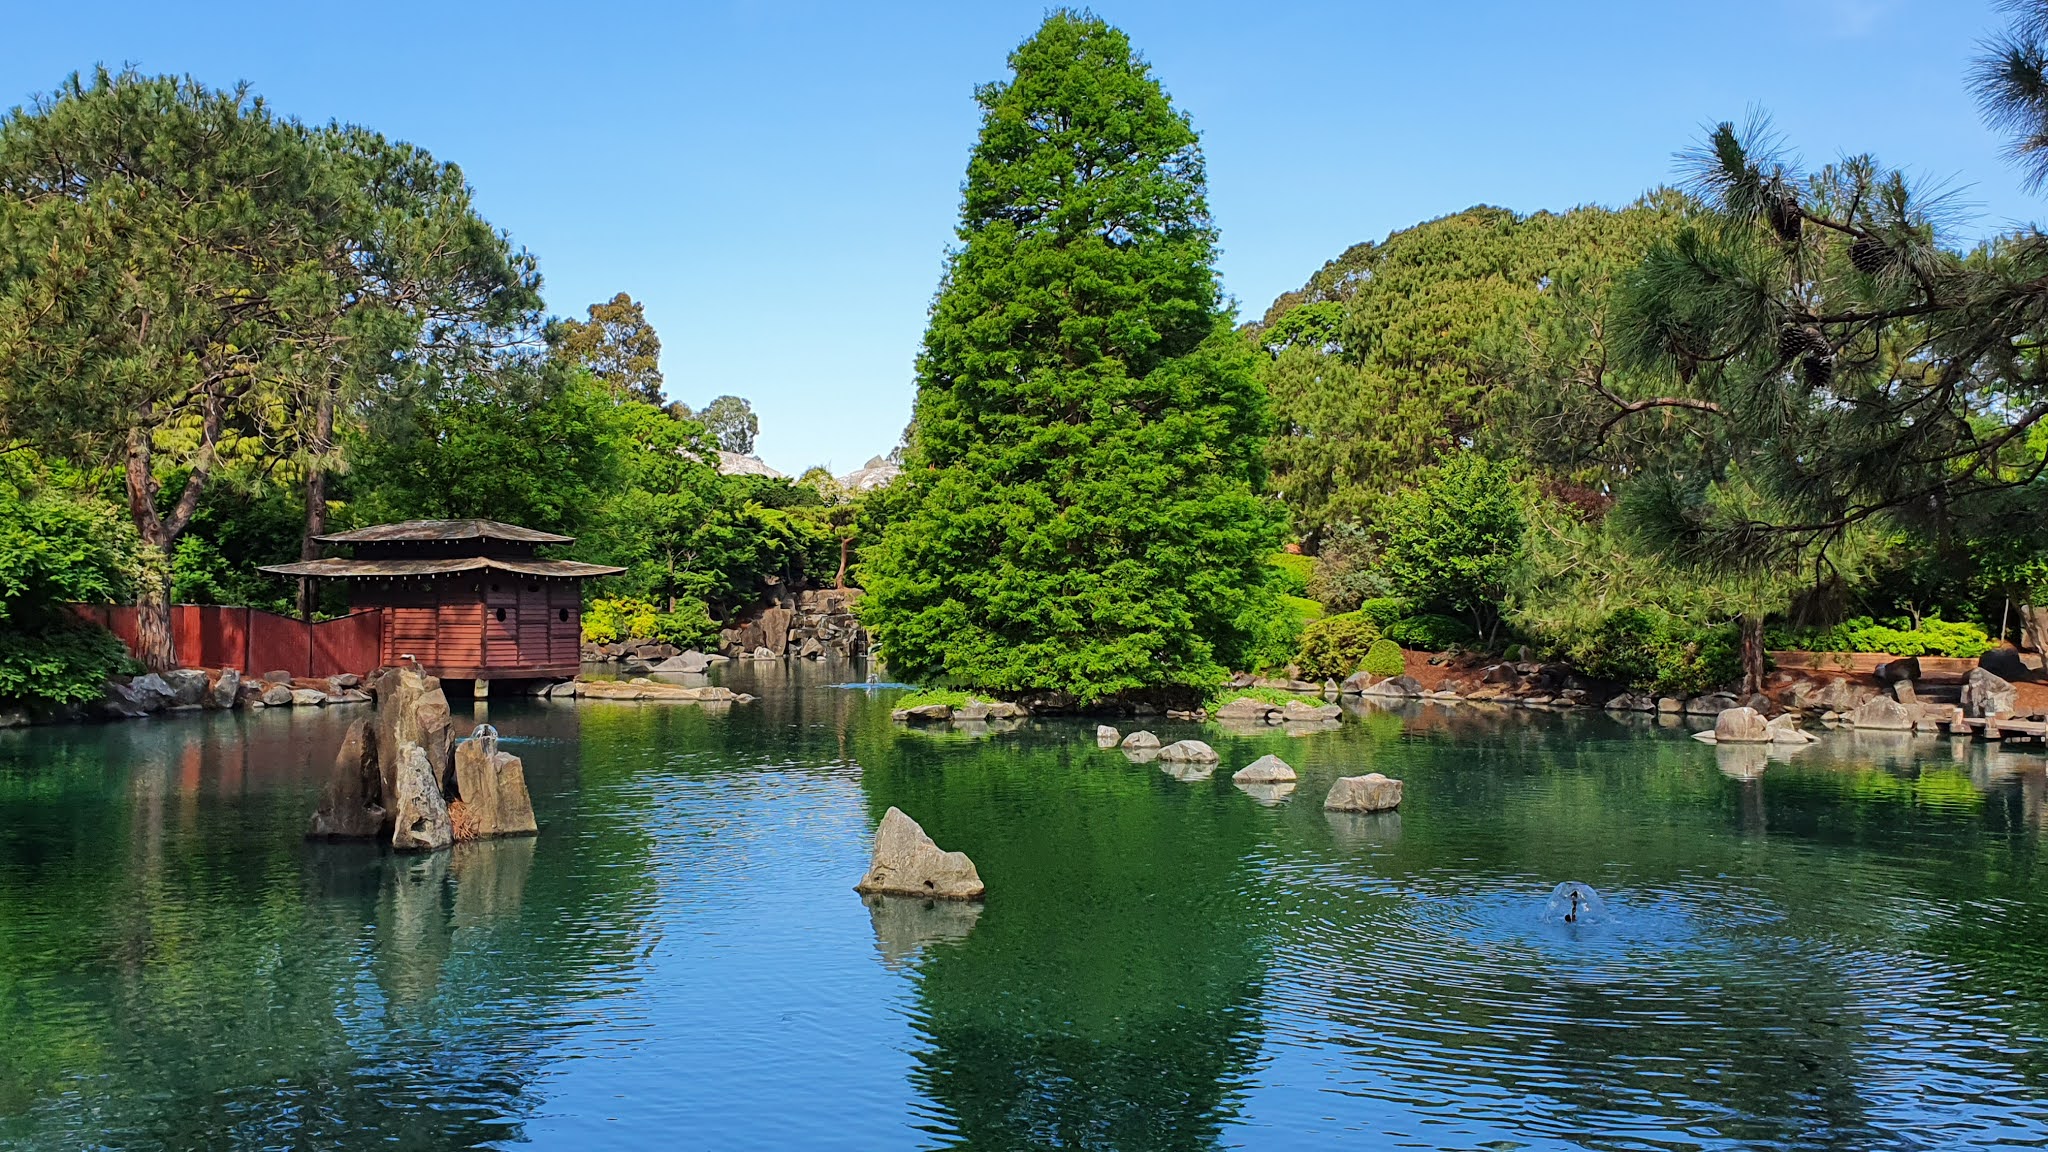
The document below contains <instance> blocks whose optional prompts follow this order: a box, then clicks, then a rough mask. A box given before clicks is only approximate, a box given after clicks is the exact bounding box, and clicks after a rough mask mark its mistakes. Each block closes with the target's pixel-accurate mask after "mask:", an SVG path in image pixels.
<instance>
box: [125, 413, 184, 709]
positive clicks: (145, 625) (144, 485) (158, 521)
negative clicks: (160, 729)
mask: <svg viewBox="0 0 2048 1152" xmlns="http://www.w3.org/2000/svg"><path fill="white" fill-rule="evenodd" d="M149 464H150V443H149V432H148V431H147V430H145V429H139V428H138V429H133V430H131V431H130V432H129V433H128V459H127V466H126V468H125V470H124V473H123V477H122V479H123V481H124V483H125V485H126V487H127V490H128V514H129V516H130V518H131V519H133V520H134V521H135V532H136V535H138V536H140V537H141V538H142V548H143V554H144V556H145V558H146V560H147V562H146V563H144V564H143V566H142V578H141V579H140V580H138V581H137V582H136V587H135V658H136V659H137V660H140V661H142V663H143V666H144V667H146V668H148V669H149V670H150V671H152V672H168V671H170V670H171V669H173V668H176V667H177V666H178V647H177V640H176V639H175V638H173V637H172V635H171V589H170V580H171V541H170V536H169V534H168V533H166V532H165V530H164V521H163V517H161V516H158V515H157V512H156V483H155V481H154V480H153V479H152V478H151V476H150V474H149V471H150V469H149Z"/></svg>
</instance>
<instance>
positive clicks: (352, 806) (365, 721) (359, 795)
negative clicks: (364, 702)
mask: <svg viewBox="0 0 2048 1152" xmlns="http://www.w3.org/2000/svg"><path fill="white" fill-rule="evenodd" d="M388 816H389V813H388V812H386V811H385V809H384V795H383V782H382V779H381V778H380V777H379V775H378V772H377V729H376V726H375V725H373V724H372V723H371V722H370V718H369V717H367V716H365V717H364V718H362V719H361V720H358V721H356V722H355V723H353V724H351V725H349V726H348V735H346V736H343V737H342V738H341V751H340V752H339V753H337V754H336V755H335V757H334V771H333V773H332V774H331V775H329V776H328V778H327V788H326V790H325V791H323V792H322V793H321V796H320V807H319V809H318V810H316V811H315V812H314V813H313V822H312V826H311V827H309V828H308V829H307V830H306V835H307V836H308V837H310V838H312V839H315V840H374V839H376V838H377V837H378V836H379V835H380V834H381V833H382V832H383V831H384V827H385V824H386V823H387V817H388Z"/></svg>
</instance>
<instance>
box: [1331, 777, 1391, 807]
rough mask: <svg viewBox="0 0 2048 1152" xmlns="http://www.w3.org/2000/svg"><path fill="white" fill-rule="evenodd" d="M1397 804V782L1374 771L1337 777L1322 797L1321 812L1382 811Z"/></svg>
mask: <svg viewBox="0 0 2048 1152" xmlns="http://www.w3.org/2000/svg"><path fill="white" fill-rule="evenodd" d="M1400 806H1401V782H1400V781H1399V780H1390V779H1388V778H1387V777H1385V776H1382V775H1380V774H1379V773H1377V772H1368V773H1366V774H1365V775H1363V776H1344V777H1340V778H1339V779H1338V781H1337V782H1336V783H1335V784H1332V785H1331V786H1330V794H1329V796H1327V797H1326V798H1324V800H1323V810H1324V811H1325V812H1385V811H1389V810H1391V809H1394V808H1399V807H1400Z"/></svg>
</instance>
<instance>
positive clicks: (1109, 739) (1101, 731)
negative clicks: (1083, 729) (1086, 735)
mask: <svg viewBox="0 0 2048 1152" xmlns="http://www.w3.org/2000/svg"><path fill="white" fill-rule="evenodd" d="M1123 742H1124V737H1123V733H1121V732H1118V731H1117V730H1116V729H1114V728H1111V727H1110V726H1109V725H1107V724H1097V725H1096V726H1095V746H1096V747H1097V748H1114V747H1116V746H1117V745H1119V744H1121V743H1123Z"/></svg>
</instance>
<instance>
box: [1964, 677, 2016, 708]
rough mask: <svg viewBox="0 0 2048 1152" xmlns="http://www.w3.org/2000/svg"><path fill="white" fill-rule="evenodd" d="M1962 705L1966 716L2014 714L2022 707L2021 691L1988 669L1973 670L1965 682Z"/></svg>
mask: <svg viewBox="0 0 2048 1152" xmlns="http://www.w3.org/2000/svg"><path fill="white" fill-rule="evenodd" d="M1962 704H1963V715H1965V716H1979V717H1982V716H1996V715H1998V714H2000V713H2002V712H2014V711H2017V710H2018V709H2019V706H2020V690H2019V689H2018V688H2017V687H2014V686H2013V684H2012V683H2011V682H2010V681H2008V680H2006V679H2005V678H2004V677H2001V676H1998V675H1995V674H1994V673H1992V671H1991V670H1990V669H1988V668H1984V667H1977V668H1972V669H1970V675H1969V676H1968V678H1966V679H1965V680H1964V681H1963V695H1962Z"/></svg>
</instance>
